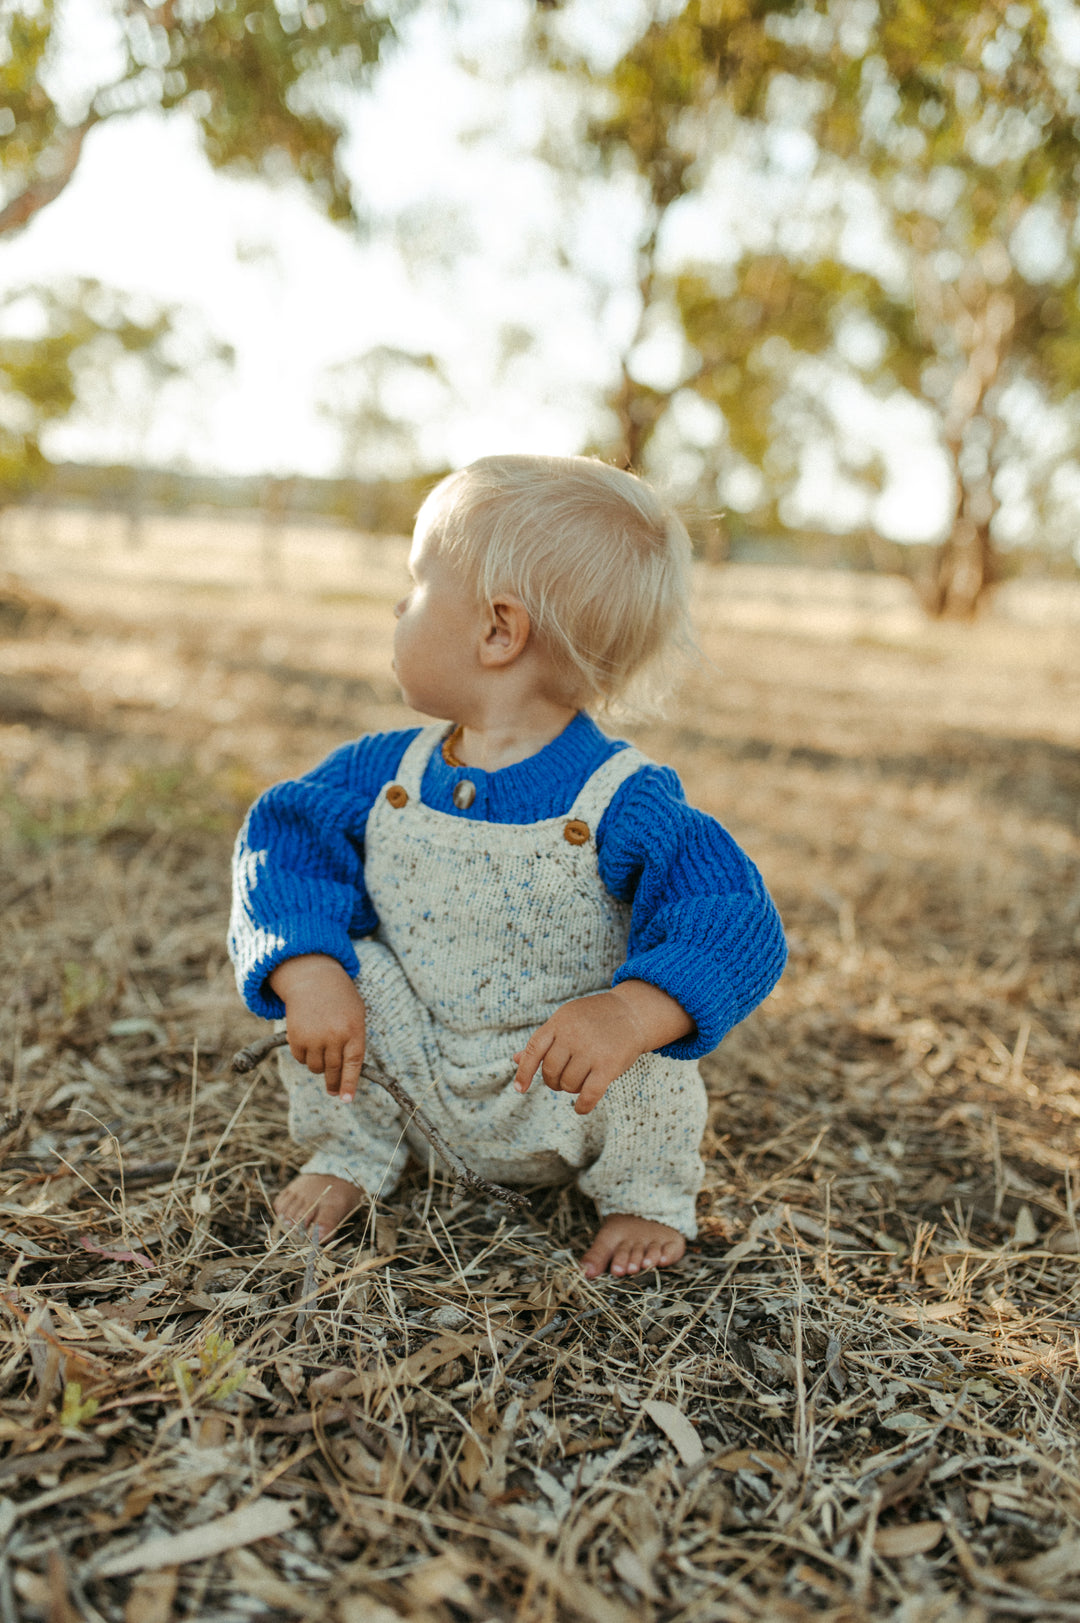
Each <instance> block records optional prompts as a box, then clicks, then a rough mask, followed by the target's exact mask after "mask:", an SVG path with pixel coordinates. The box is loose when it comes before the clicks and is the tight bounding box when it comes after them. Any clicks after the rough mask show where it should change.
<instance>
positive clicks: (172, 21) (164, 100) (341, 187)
mask: <svg viewBox="0 0 1080 1623" xmlns="http://www.w3.org/2000/svg"><path fill="white" fill-rule="evenodd" d="M409 4H410V0H393V15H394V16H400V15H401V14H402V13H403V12H404V11H405V10H406V9H407V7H408V5H409ZM100 5H101V8H102V10H103V11H104V12H106V13H107V14H108V16H109V17H110V18H111V20H112V22H113V25H114V28H115V45H116V57H117V73H116V75H115V77H114V78H113V79H112V80H111V82H110V83H109V84H107V85H102V86H100V87H95V88H93V89H92V90H90V91H89V93H88V94H87V95H86V96H84V98H83V105H81V106H78V107H74V108H73V107H71V106H69V105H67V102H66V101H65V103H64V105H63V106H62V105H61V103H60V100H59V99H58V98H57V97H56V96H54V94H53V92H52V90H51V89H50V86H51V85H52V84H53V82H54V80H53V76H52V75H51V74H50V68H52V67H53V66H54V62H53V58H54V57H55V56H57V55H60V54H62V53H63V51H64V49H65V43H64V27H63V25H64V17H65V11H66V10H67V9H68V7H67V6H66V5H65V0H2V3H0V137H2V138H3V146H2V149H0V151H2V183H3V204H2V206H0V234H2V233H4V232H8V231H15V230H18V228H19V227H20V226H24V225H25V224H26V223H27V221H28V220H30V219H32V218H33V216H34V215H35V214H36V213H37V212H38V211H39V210H40V209H42V208H45V207H46V206H47V205H48V204H49V203H51V202H52V201H53V200H54V199H55V198H56V197H58V196H59V195H60V193H61V192H62V191H63V189H64V187H65V186H66V185H67V184H68V182H69V181H70V179H71V177H72V175H73V174H74V173H75V170H76V167H77V165H78V162H79V158H80V156H81V154H82V150H83V144H84V142H85V140H86V137H87V135H88V134H89V133H90V131H91V130H92V129H93V128H94V127H95V125H97V124H100V123H102V122H103V121H104V120H106V119H110V118H116V117H119V116H123V115H125V114H130V113H135V112H140V111H144V110H147V109H157V110H160V111H163V112H168V111H172V110H173V109H178V108H179V109H182V110H183V111H184V112H186V113H187V114H188V115H189V116H190V117H191V118H192V119H193V120H194V122H195V124H196V126H197V128H198V130H199V134H200V137H201V141H202V146H203V150H204V151H205V153H206V156H207V158H208V159H209V161H210V162H211V163H212V164H213V165H214V167H215V168H218V169H228V170H231V171H233V172H239V173H247V174H261V175H263V176H267V177H269V178H275V177H277V176H279V175H280V174H281V173H282V172H291V173H294V174H297V175H299V177H300V178H301V180H302V181H303V182H304V184H305V186H306V187H307V189H308V191H309V193H310V194H311V195H312V196H313V197H314V198H315V200H316V201H317V203H318V204H319V206H320V208H322V209H323V210H324V211H325V212H326V213H327V214H328V215H329V216H330V218H331V219H348V218H351V217H352V216H353V203H352V199H351V196H350V193H349V186H348V182H347V180H346V178H345V175H344V173H343V171H342V169H341V167H340V164H339V162H338V147H339V143H340V141H341V137H342V135H343V134H344V120H343V116H342V111H341V105H340V101H339V100H338V99H337V98H338V95H339V92H340V90H341V89H342V88H356V87H357V86H359V85H363V84H365V83H367V81H368V80H369V79H370V76H371V73H372V71H373V69H374V67H375V65H376V64H377V62H378V59H379V55H380V52H381V51H382V50H383V49H384V48H385V46H386V43H387V41H388V39H389V38H390V36H391V35H392V32H393V21H392V15H391V11H390V9H389V4H388V5H387V6H385V7H383V6H379V5H374V4H368V3H366V0H333V3H329V0H328V3H327V4H325V5H324V4H322V3H321V0H311V3H310V4H305V3H304V0H163V3H162V4H160V5H153V4H144V3H143V0H100ZM68 99H69V100H70V98H68Z"/></svg>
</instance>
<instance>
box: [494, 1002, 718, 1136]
mask: <svg viewBox="0 0 1080 1623" xmlns="http://www.w3.org/2000/svg"><path fill="white" fill-rule="evenodd" d="M693 1025H694V1023H693V1021H692V1020H691V1019H690V1016H689V1015H688V1014H687V1013H686V1010H685V1009H683V1008H682V1006H681V1005H680V1004H678V1003H676V1001H675V999H674V998H672V997H668V995H667V993H666V992H662V991H661V990H660V989H659V987H656V986H650V985H649V984H648V982H647V981H623V982H621V984H620V985H618V986H616V987H613V988H612V990H611V991H610V992H595V993H593V994H592V995H591V996H590V997H578V998H574V1000H573V1001H572V1002H571V1003H564V1004H563V1006H562V1008H561V1009H556V1011H555V1013H554V1014H553V1015H552V1016H551V1018H550V1020H545V1021H544V1024H543V1025H542V1026H540V1027H539V1028H538V1029H537V1030H536V1031H534V1032H533V1034H532V1036H531V1037H530V1038H529V1041H528V1042H527V1043H526V1044H525V1047H524V1048H523V1049H522V1050H521V1052H520V1053H519V1054H515V1055H514V1059H515V1061H516V1062H517V1072H516V1074H515V1076H514V1086H515V1088H516V1089H517V1090H518V1092H519V1093H527V1092H528V1090H529V1084H530V1083H531V1082H532V1080H533V1078H534V1077H535V1075H536V1072H537V1070H538V1069H539V1070H540V1071H541V1073H542V1075H543V1078H544V1081H545V1083H546V1084H547V1086H548V1087H549V1088H551V1089H552V1090H553V1091H554V1092H556V1093H559V1092H562V1093H576V1094H577V1099H576V1101H575V1103H574V1109H575V1110H576V1111H577V1113H578V1115H579V1116H586V1115H588V1113H589V1111H590V1110H592V1109H593V1108H594V1106H596V1105H597V1104H599V1102H600V1100H601V1099H602V1098H603V1096H604V1094H605V1093H606V1092H607V1090H608V1088H609V1087H610V1086H611V1084H612V1083H613V1082H614V1080H615V1078H616V1077H617V1076H621V1075H622V1074H623V1072H624V1071H626V1070H629V1068H630V1066H631V1065H633V1063H634V1061H635V1060H636V1059H640V1058H641V1056H642V1054H648V1053H651V1052H652V1050H653V1049H654V1048H662V1047H663V1046H664V1045H665V1043H671V1042H675V1041H676V1040H677V1039H678V1038H679V1037H685V1036H686V1035H687V1033H688V1032H690V1031H692V1030H693Z"/></svg>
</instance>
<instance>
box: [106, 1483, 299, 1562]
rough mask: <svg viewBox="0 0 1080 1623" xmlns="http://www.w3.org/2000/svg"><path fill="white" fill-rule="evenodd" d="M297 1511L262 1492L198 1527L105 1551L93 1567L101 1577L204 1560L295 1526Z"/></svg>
mask: <svg viewBox="0 0 1080 1623" xmlns="http://www.w3.org/2000/svg"><path fill="white" fill-rule="evenodd" d="M298 1515H299V1507H298V1506H296V1505H288V1504H286V1503H285V1502H284V1500H282V1499H271V1498H269V1497H266V1496H264V1497H263V1498H262V1499H256V1500H255V1502H254V1503H253V1504H250V1505H245V1506H244V1508H243V1509H242V1510H230V1511H229V1512H228V1514H227V1515H225V1516H218V1517H217V1518H216V1519H215V1520H214V1521H212V1522H204V1523H203V1524H202V1526H201V1527H190V1528H188V1529H187V1531H186V1532H183V1533H168V1534H164V1535H162V1536H160V1537H158V1538H148V1539H145V1540H144V1541H143V1543H142V1544H137V1545H136V1546H135V1548H134V1549H133V1550H123V1551H122V1552H121V1553H120V1554H119V1555H112V1556H111V1555H109V1554H107V1553H106V1554H105V1555H104V1557H103V1558H102V1559H101V1560H100V1561H99V1562H97V1563H95V1565H94V1571H95V1573H96V1575H97V1576H99V1577H101V1578H123V1577H125V1576H126V1574H127V1573H129V1572H145V1571H148V1570H150V1569H152V1568H159V1567H178V1566H181V1565H182V1564H183V1563H184V1562H185V1561H206V1560H209V1559H210V1557H211V1556H215V1555H221V1554H222V1553H223V1552H224V1551H225V1550H235V1549H238V1548H239V1547H240V1546H241V1545H242V1544H254V1543H255V1541H256V1540H257V1539H260V1538H274V1537H275V1536H276V1535H277V1534H278V1533H284V1532H285V1531H286V1530H287V1529H288V1528H290V1527H292V1526H294V1525H295V1523H296V1520H297V1517H298Z"/></svg>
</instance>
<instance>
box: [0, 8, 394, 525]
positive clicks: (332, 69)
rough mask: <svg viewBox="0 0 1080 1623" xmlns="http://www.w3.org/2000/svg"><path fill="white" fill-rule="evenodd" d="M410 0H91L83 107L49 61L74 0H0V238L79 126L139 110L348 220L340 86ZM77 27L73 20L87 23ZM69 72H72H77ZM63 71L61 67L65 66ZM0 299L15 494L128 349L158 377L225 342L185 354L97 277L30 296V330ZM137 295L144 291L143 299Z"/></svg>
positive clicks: (165, 330) (35, 202) (6, 468)
mask: <svg viewBox="0 0 1080 1623" xmlns="http://www.w3.org/2000/svg"><path fill="white" fill-rule="evenodd" d="M411 4H412V0H386V3H385V4H378V3H373V4H368V3H366V0H334V3H333V4H331V3H330V0H327V3H326V4H325V5H324V4H322V3H321V0H311V3H304V0H163V3H162V4H160V5H153V4H144V3H143V0H98V12H99V14H100V17H99V20H100V18H104V19H105V20H107V21H108V22H109V23H110V25H111V27H112V29H113V46H114V56H115V61H116V73H115V75H114V77H113V78H112V79H111V81H110V82H109V83H108V84H105V85H101V86H94V87H91V88H90V89H89V90H87V91H86V92H85V94H84V95H83V96H82V100H81V102H79V101H78V98H77V97H76V96H75V95H74V93H73V92H72V91H71V89H70V84H69V85H68V88H67V89H66V91H65V92H64V93H63V94H61V92H60V91H59V90H58V89H57V88H56V87H57V85H58V83H65V82H66V79H65V75H64V74H63V73H60V74H59V75H58V74H57V64H58V62H62V61H63V59H64V55H65V52H68V53H70V51H71V49H72V45H71V42H70V39H69V38H68V36H67V34H66V32H65V23H66V21H67V17H68V14H69V12H70V11H71V9H72V6H71V0H0V236H2V235H4V234H5V233H11V232H14V231H17V230H19V229H21V228H22V227H24V226H26V225H27V223H28V222H29V221H30V220H32V219H33V218H34V216H35V215H36V214H37V213H39V212H40V210H42V209H44V208H46V207H47V206H48V205H49V204H50V203H52V202H53V201H54V200H55V199H56V198H57V197H59V196H60V194H61V193H62V192H63V190H64V188H65V187H66V186H67V184H68V182H69V181H70V180H71V178H72V176H73V175H74V173H75V171H76V168H77V166H78V163H79V159H80V157H81V154H82V151H83V147H84V143H85V141H86V139H87V136H88V135H89V134H90V132H91V131H92V130H93V129H94V128H95V126H96V125H98V124H101V123H103V122H104V121H105V120H107V119H111V118H116V117H121V116H124V115H129V114H132V113H138V112H141V111H147V110H157V111H160V112H173V111H176V110H179V111H181V112H184V113H186V114H187V115H188V116H189V117H190V118H192V119H193V121H194V122H195V125H196V127H197V128H198V131H199V134H200V138H201V143H202V147H203V150H204V152H205V154H206V156H207V158H208V160H209V161H210V163H211V164H212V165H213V166H214V167H215V168H218V169H225V170H229V171H231V172H233V173H240V174H250V175H259V176H262V177H264V178H266V179H269V180H275V179H279V178H280V177H281V176H282V175H287V174H294V175H298V176H299V177H300V179H301V180H302V181H303V183H304V185H305V187H306V188H307V191H308V193H309V195H310V196H311V197H312V198H313V199H314V201H315V202H316V204H317V205H318V207H319V208H320V209H321V210H322V211H323V212H324V213H325V214H326V215H327V216H328V217H329V218H330V219H333V220H340V221H353V222H354V223H355V219H356V215H355V210H354V206H353V199H352V197H351V195H350V191H349V186H348V182H347V180H346V178H345V175H344V173H343V171H342V169H341V167H340V164H339V161H338V151H339V145H340V142H341V139H342V136H343V135H344V133H345V122H344V114H343V105H342V100H341V93H342V91H344V90H349V89H356V88H357V87H358V86H363V85H365V84H366V83H367V82H368V81H369V79H370V77H371V74H372V72H373V71H374V69H375V67H376V65H377V63H378V60H379V57H380V53H381V52H382V51H383V50H384V49H385V47H386V45H387V42H388V40H389V39H390V37H391V35H392V32H393V17H399V16H401V15H403V14H404V12H405V11H407V10H408V9H409V7H410V5H411ZM84 21H85V19H84ZM76 77H77V75H76ZM67 79H70V75H68V76H67ZM29 297H30V296H29V295H28V294H27V293H26V292H25V291H22V292H17V293H13V294H11V295H9V296H8V297H7V298H6V299H4V300H3V301H0V335H2V334H4V333H5V332H6V333H7V334H8V335H7V336H0V491H2V492H3V496H2V497H0V499H6V500H12V499H14V498H15V497H17V496H18V495H20V494H25V493H26V492H27V491H28V490H29V489H31V488H33V486H34V485H35V484H36V483H38V482H39V481H40V479H41V477H42V476H43V474H44V473H45V471H46V469H47V466H48V464H47V462H46V460H45V458H44V456H43V453H42V449H41V436H42V434H43V433H44V432H45V430H46V429H47V428H48V426H49V425H50V424H52V423H56V422H59V421H61V420H63V419H64V418H66V417H67V416H68V415H69V414H70V413H71V412H72V410H73V409H75V408H76V406H77V405H78V403H79V398H80V395H83V396H85V394H86V391H87V386H88V385H90V384H95V385H96V386H97V388H98V390H99V392H100V389H101V386H102V384H103V381H104V379H105V377H106V374H107V370H108V366H109V363H110V362H115V361H118V360H120V358H121V357H123V356H127V357H132V356H135V355H137V356H138V357H139V358H140V362H141V367H142V371H143V372H144V373H145V374H147V375H148V376H149V378H150V379H152V380H156V381H158V382H163V381H165V380H166V379H168V378H172V377H176V376H179V375H180V373H182V372H183V371H184V370H186V369H187V368H188V367H190V366H198V365H201V364H202V362H203V361H205V360H206V359H207V358H210V357H211V356H212V358H214V359H216V360H223V359H225V358H227V357H226V352H225V350H224V348H223V347H222V346H221V345H215V344H214V343H213V342H212V341H210V340H204V341H200V342H197V343H196V345H195V346H194V350H193V351H192V352H191V353H189V354H188V356H187V359H186V360H185V359H184V356H183V349H184V346H183V344H182V343H178V342H177V339H178V336H179V333H180V328H181V327H182V326H183V321H182V319H181V317H180V312H178V311H176V310H157V311H155V312H151V313H149V314H147V313H146V311H145V310H143V311H139V310H138V309H137V305H138V303H139V301H137V300H135V299H133V298H132V297H131V296H128V295H124V294H120V293H117V292H110V290H108V289H105V288H102V287H100V286H99V285H98V284H97V283H92V282H80V283H77V284H74V285H72V286H71V287H69V288H66V289H65V288H56V289H52V290H44V291H42V292H40V295H39V300H38V308H37V311H36V315H35V317H34V319H33V321H32V323H31V327H30V330H29V332H28V333H27V335H26V336H22V335H19V328H18V323H16V326H15V329H14V334H15V335H13V330H12V328H11V326H10V323H9V322H8V321H7V320H6V318H7V317H8V316H9V315H10V314H11V311H12V309H13V307H18V306H25V305H26V303H27V300H28V299H29ZM142 303H144V304H145V301H142Z"/></svg>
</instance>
